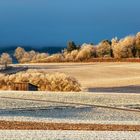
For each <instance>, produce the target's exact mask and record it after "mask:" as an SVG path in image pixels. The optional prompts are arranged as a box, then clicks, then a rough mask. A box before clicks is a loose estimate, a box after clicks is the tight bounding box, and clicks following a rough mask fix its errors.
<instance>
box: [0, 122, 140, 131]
mask: <svg viewBox="0 0 140 140" xmlns="http://www.w3.org/2000/svg"><path fill="white" fill-rule="evenodd" d="M0 129H1V130H5V129H6V130H86V131H89V130H92V131H140V125H113V124H70V123H42V122H18V121H0Z"/></svg>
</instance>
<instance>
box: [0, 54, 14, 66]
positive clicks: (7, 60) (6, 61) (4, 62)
mask: <svg viewBox="0 0 140 140" xmlns="http://www.w3.org/2000/svg"><path fill="white" fill-rule="evenodd" d="M0 63H1V65H4V66H5V68H7V65H8V64H12V58H11V57H10V55H9V54H8V53H3V54H2V55H1V57H0Z"/></svg>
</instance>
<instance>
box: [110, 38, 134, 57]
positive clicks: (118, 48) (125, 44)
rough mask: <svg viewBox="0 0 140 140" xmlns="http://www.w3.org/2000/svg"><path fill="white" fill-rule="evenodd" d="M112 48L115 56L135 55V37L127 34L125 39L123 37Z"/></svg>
mask: <svg viewBox="0 0 140 140" xmlns="http://www.w3.org/2000/svg"><path fill="white" fill-rule="evenodd" d="M112 49H113V54H114V57H115V58H131V57H134V49H135V37H133V36H127V37H125V38H124V39H121V40H120V41H119V42H118V43H116V44H115V45H114V46H113V47H112Z"/></svg>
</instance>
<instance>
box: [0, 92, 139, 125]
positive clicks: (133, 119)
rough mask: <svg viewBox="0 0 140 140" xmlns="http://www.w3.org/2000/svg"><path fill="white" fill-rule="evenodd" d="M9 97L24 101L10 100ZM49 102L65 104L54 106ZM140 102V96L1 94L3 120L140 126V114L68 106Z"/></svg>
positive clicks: (122, 105) (119, 105)
mask: <svg viewBox="0 0 140 140" xmlns="http://www.w3.org/2000/svg"><path fill="white" fill-rule="evenodd" d="M3 97H4V98H3ZM5 97H6V98H5ZM9 97H12V98H20V99H10V98H9ZM26 99H28V100H26ZM32 99H33V100H34V101H33V100H32ZM36 100H37V101H36ZM38 100H39V101H38ZM48 101H58V102H65V103H64V104H62V103H51V102H48ZM139 101H140V95H139V94H103V93H101V94H99V93H96V94H93V93H88V92H87V93H82V92H81V93H47V92H11V91H9V92H8V91H7V92H0V108H1V110H0V119H1V120H18V121H19V120H21V121H44V122H71V123H78V122H79V123H81V122H82V123H106V124H107V123H108V124H110V123H112V124H140V112H131V111H123V110H114V109H107V108H101V107H89V106H86V105H76V104H75V105H74V104H68V103H67V102H74V103H87V104H91V105H92V104H93V105H94V104H97V105H106V106H114V107H121V108H128V106H129V105H135V106H138V105H139ZM126 106H127V107H126Z"/></svg>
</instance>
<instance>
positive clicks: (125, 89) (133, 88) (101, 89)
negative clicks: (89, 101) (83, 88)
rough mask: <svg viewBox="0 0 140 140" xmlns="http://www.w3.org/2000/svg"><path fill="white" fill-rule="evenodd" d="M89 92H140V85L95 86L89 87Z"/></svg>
mask: <svg viewBox="0 0 140 140" xmlns="http://www.w3.org/2000/svg"><path fill="white" fill-rule="evenodd" d="M88 91H89V92H110V93H140V86H134V85H130V86H122V87H95V88H88Z"/></svg>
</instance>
